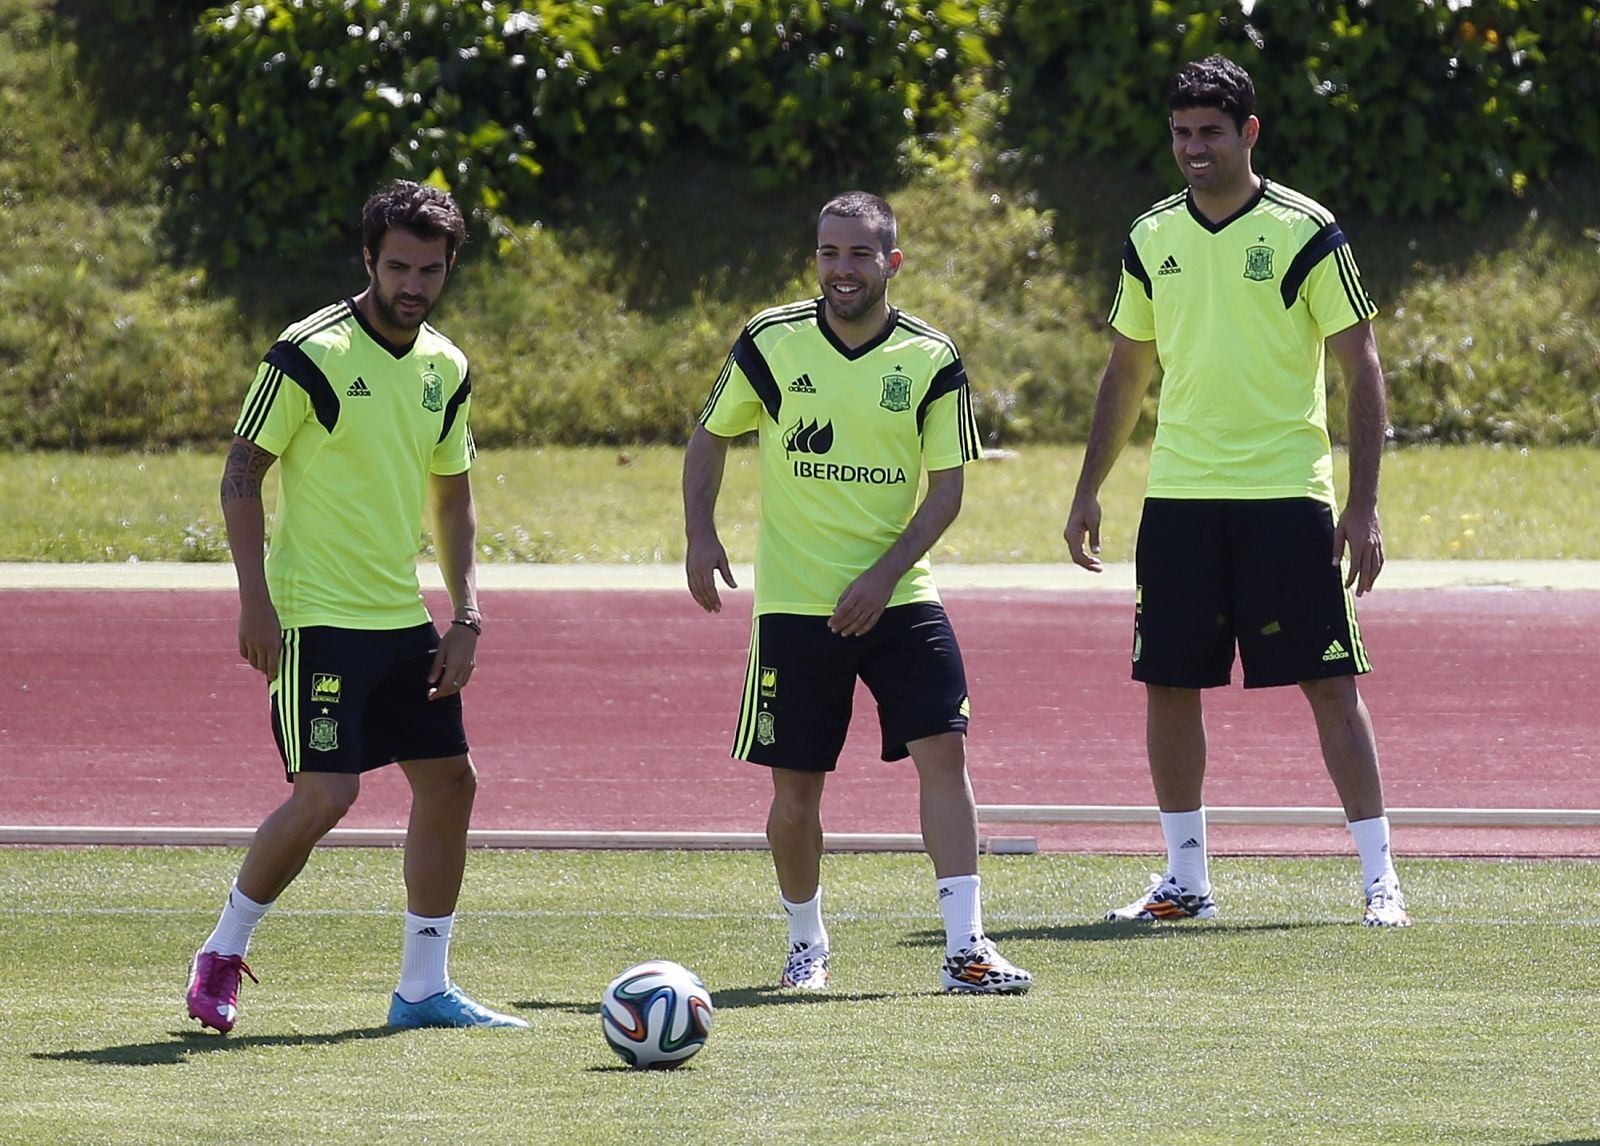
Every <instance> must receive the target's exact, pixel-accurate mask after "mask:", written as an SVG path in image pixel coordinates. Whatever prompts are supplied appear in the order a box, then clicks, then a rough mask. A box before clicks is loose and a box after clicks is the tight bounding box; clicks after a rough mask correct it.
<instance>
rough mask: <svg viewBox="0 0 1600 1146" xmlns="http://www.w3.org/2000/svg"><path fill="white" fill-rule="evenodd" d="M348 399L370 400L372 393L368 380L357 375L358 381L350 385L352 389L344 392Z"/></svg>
mask: <svg viewBox="0 0 1600 1146" xmlns="http://www.w3.org/2000/svg"><path fill="white" fill-rule="evenodd" d="M344 396H345V397H346V398H370V397H372V391H371V390H368V389H367V383H366V379H364V378H362V377H361V375H359V374H357V375H356V380H355V381H354V382H352V383H350V389H348V390H346V391H345V392H344Z"/></svg>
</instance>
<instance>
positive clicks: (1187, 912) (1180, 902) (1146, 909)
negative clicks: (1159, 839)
mask: <svg viewBox="0 0 1600 1146" xmlns="http://www.w3.org/2000/svg"><path fill="white" fill-rule="evenodd" d="M1150 881H1151V882H1150V886H1149V887H1147V888H1145V889H1144V894H1143V895H1141V896H1140V897H1139V898H1138V899H1136V900H1134V901H1133V902H1132V903H1130V904H1128V906H1126V907H1118V908H1114V909H1113V910H1111V911H1108V912H1106V919H1107V920H1110V921H1112V922H1121V923H1130V922H1138V923H1150V922H1154V921H1155V920H1158V919H1215V918H1216V917H1217V904H1216V901H1215V900H1213V899H1212V898H1211V893H1210V892H1209V891H1207V892H1205V893H1203V894H1200V895H1196V894H1195V893H1194V892H1192V891H1190V890H1189V889H1188V888H1186V887H1184V886H1183V885H1182V884H1180V883H1179V882H1178V881H1177V880H1175V879H1173V878H1172V877H1171V876H1170V875H1169V876H1163V877H1161V878H1157V877H1156V876H1154V875H1152V876H1151V877H1150Z"/></svg>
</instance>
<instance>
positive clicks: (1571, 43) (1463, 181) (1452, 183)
mask: <svg viewBox="0 0 1600 1146" xmlns="http://www.w3.org/2000/svg"><path fill="white" fill-rule="evenodd" d="M1596 11H1597V9H1596V7H1595V6H1594V5H1589V4H1582V5H1580V4H1573V3H1570V2H1568V0H1477V2H1476V3H1474V4H1472V5H1471V6H1465V7H1456V6H1454V5H1447V4H1444V3H1433V2H1431V0H1388V2H1384V3H1331V4H1306V3H1303V2H1301V0H1257V2H1256V3H1255V4H1254V6H1253V7H1252V9H1251V11H1250V13H1249V15H1248V16H1246V15H1245V14H1244V12H1243V11H1242V10H1241V7H1240V5H1239V4H1238V3H1237V0H1176V2H1168V0H1139V2H1137V3H1126V4H1098V3H1082V4H1076V3H1075V4H1062V3H1057V2H1056V0H1016V2H1015V3H1014V4H1013V6H1012V8H1011V9H1010V11H1009V12H1008V13H1007V15H1006V18H1005V20H1004V21H1003V25H1002V30H1001V32H1000V33H999V34H998V37H997V40H996V43H995V46H994V48H993V52H994V55H995V57H996V58H997V59H998V60H1000V61H1002V64H1001V74H1002V75H1003V77H1004V81H1005V82H1006V83H1007V84H1009V85H1010V88H1011V92H1010V94H1011V130H1012V133H1013V134H1014V135H1015V136H1016V137H1017V138H1018V139H1019V140H1020V141H1021V142H1023V143H1024V144H1025V145H1027V146H1029V147H1031V148H1035V149H1038V150H1040V151H1042V152H1044V153H1047V154H1053V155H1065V156H1076V155H1096V154H1116V155H1122V156H1124V157H1125V160H1126V161H1127V162H1128V163H1129V164H1130V165H1133V166H1141V167H1148V168H1150V169H1153V170H1163V171H1164V170H1168V169H1169V165H1170V163H1171V158H1170V155H1169V152H1168V150H1167V138H1166V133H1165V132H1164V131H1163V130H1162V126H1161V125H1162V124H1163V122H1164V120H1165V117H1166V100H1165V89H1166V82H1167V79H1168V78H1169V77H1170V76H1171V74H1172V72H1173V71H1175V70H1176V69H1177V67H1179V66H1180V65H1181V64H1182V63H1184V62H1185V61H1188V60H1192V59H1197V58H1199V57H1201V56H1204V55H1208V54H1210V53H1212V52H1220V53H1222V54H1224V55H1227V56H1229V57H1230V58H1232V59H1234V60H1236V61H1238V62H1239V63H1240V64H1242V65H1243V66H1244V67H1246V68H1247V69H1249V71H1250V73H1251V75H1252V76H1253V78H1254V79H1255V81H1256V92H1257V105H1258V108H1259V111H1260V115H1261V118H1262V123H1263V132H1262V137H1261V142H1260V144H1259V145H1258V148H1257V157H1258V161H1257V167H1258V169H1259V170H1262V171H1265V172H1267V173H1269V174H1271V175H1273V176H1275V177H1277V178H1280V179H1282V180H1283V181H1284V182H1286V183H1289V184H1291V185H1293V186H1295V187H1297V188H1298V189H1300V190H1302V191H1304V192H1306V193H1307V194H1310V195H1313V196H1317V197H1319V198H1325V199H1326V200H1328V202H1329V203H1330V205H1332V206H1334V207H1335V208H1336V209H1337V210H1340V211H1348V210H1352V209H1358V208H1359V209H1362V210H1368V211H1372V212H1374V213H1379V214H1382V213H1394V214H1410V215H1430V214H1435V213H1441V212H1459V213H1465V214H1468V215H1475V214H1477V213H1479V212H1481V211H1482V210H1483V208H1484V206H1485V205H1486V204H1487V203H1488V202H1490V201H1491V200H1492V199H1494V198H1496V197H1498V196H1500V195H1502V194H1504V193H1507V192H1510V193H1514V194H1520V193H1521V192H1522V191H1523V190H1524V189H1525V188H1526V187H1527V186H1528V185H1529V183H1530V181H1531V180H1542V179H1544V178H1546V177H1547V176H1548V175H1549V174H1550V172H1551V170H1552V167H1553V165H1554V163H1555V161H1556V160H1557V159H1558V158H1563V157H1570V156H1588V157H1590V158H1593V157H1595V156H1597V155H1600V127H1597V115H1600V113H1597V111H1596V106H1597V99H1596V96H1597V92H1596V87H1597V85H1600V80H1597V79H1596V71H1597V69H1596V68H1595V66H1594V60H1595V59H1596V53H1597V50H1600V16H1597V15H1596ZM1090 44H1092V45H1094V50H1093V51H1086V50H1084V46H1085V45H1090Z"/></svg>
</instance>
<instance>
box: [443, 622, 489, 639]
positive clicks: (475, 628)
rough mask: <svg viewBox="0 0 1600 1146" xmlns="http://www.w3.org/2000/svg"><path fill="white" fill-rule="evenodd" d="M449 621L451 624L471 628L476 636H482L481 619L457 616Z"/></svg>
mask: <svg viewBox="0 0 1600 1146" xmlns="http://www.w3.org/2000/svg"><path fill="white" fill-rule="evenodd" d="M450 623H451V624H452V625H463V626H465V627H466V628H469V629H471V630H472V631H473V632H474V633H476V634H477V635H478V636H480V637H481V636H483V623H482V622H481V621H474V620H473V619H472V618H470V617H457V618H455V619H454V620H453V621H451V622H450Z"/></svg>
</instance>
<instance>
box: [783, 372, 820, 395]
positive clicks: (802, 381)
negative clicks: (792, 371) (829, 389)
mask: <svg viewBox="0 0 1600 1146" xmlns="http://www.w3.org/2000/svg"><path fill="white" fill-rule="evenodd" d="M789 392H790V393H791V394H815V393H816V392H817V388H816V387H815V386H813V385H812V384H811V375H809V374H802V375H800V377H798V378H796V379H795V380H794V381H793V382H791V383H789Z"/></svg>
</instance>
